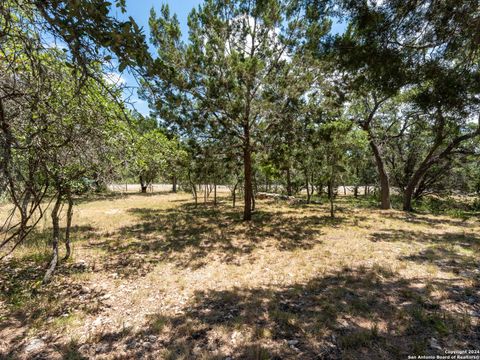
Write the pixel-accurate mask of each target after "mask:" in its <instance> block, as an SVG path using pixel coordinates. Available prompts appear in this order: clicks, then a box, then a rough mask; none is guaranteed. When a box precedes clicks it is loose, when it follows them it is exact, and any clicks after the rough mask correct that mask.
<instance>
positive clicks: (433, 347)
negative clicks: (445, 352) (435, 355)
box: [430, 337, 442, 350]
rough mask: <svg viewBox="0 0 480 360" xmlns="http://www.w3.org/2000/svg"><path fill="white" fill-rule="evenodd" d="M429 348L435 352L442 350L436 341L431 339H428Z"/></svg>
mask: <svg viewBox="0 0 480 360" xmlns="http://www.w3.org/2000/svg"><path fill="white" fill-rule="evenodd" d="M430 347H431V348H432V349H435V350H442V347H441V346H440V344H439V343H438V340H437V339H435V338H433V337H432V338H431V339H430Z"/></svg>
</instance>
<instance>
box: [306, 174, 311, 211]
mask: <svg viewBox="0 0 480 360" xmlns="http://www.w3.org/2000/svg"><path fill="white" fill-rule="evenodd" d="M305 185H306V187H307V204H310V198H311V196H312V195H311V194H310V184H309V183H308V173H307V172H305Z"/></svg>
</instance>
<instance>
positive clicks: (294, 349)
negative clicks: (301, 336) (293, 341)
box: [290, 345, 300, 352]
mask: <svg viewBox="0 0 480 360" xmlns="http://www.w3.org/2000/svg"><path fill="white" fill-rule="evenodd" d="M290 349H292V350H293V351H297V352H300V349H299V348H297V347H296V346H295V345H290Z"/></svg>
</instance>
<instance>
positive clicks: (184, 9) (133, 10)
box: [112, 0, 345, 115]
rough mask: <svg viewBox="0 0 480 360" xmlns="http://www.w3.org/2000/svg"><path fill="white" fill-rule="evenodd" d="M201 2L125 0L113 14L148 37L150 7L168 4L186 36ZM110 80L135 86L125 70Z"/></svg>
mask: <svg viewBox="0 0 480 360" xmlns="http://www.w3.org/2000/svg"><path fill="white" fill-rule="evenodd" d="M202 2H203V0H127V1H126V4H127V13H126V14H125V15H123V14H121V12H120V11H114V14H113V15H114V16H117V17H119V18H123V17H124V16H127V17H128V16H131V17H133V18H134V19H135V21H136V22H137V24H138V25H140V26H141V27H142V28H143V31H144V33H145V35H146V36H147V39H148V35H149V29H148V17H149V15H150V9H151V8H152V7H153V8H154V9H155V10H157V13H159V12H160V7H161V5H162V4H168V6H169V7H170V12H171V13H175V14H177V17H178V20H179V22H180V26H181V29H182V34H183V35H184V36H186V35H187V33H188V26H187V17H188V14H189V13H190V11H191V10H192V9H193V8H196V7H197V6H198V5H200V4H201V3H202ZM344 29H345V25H344V24H343V23H334V24H333V26H332V32H334V33H338V32H342V31H343V30H344ZM112 80H113V81H120V82H122V83H125V84H126V85H127V86H128V87H130V88H131V89H133V88H136V87H137V82H136V80H135V78H134V77H133V76H132V75H131V74H129V73H128V72H127V71H125V72H124V73H123V74H112ZM130 92H132V95H131V96H130V97H129V99H128V100H129V101H130V102H131V103H132V104H133V106H134V107H135V109H136V110H138V111H139V112H140V113H142V114H144V115H148V113H149V110H148V106H147V103H146V102H145V101H142V100H140V99H138V96H137V92H136V90H134V89H133V91H129V93H130Z"/></svg>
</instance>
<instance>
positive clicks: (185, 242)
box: [96, 203, 345, 276]
mask: <svg viewBox="0 0 480 360" xmlns="http://www.w3.org/2000/svg"><path fill="white" fill-rule="evenodd" d="M129 212H130V213H132V214H134V215H135V216H137V217H138V218H139V220H140V221H139V223H137V224H135V225H132V226H125V227H123V228H121V229H120V230H119V231H118V232H117V233H116V234H113V236H112V237H111V238H109V239H107V240H105V241H103V242H101V243H99V244H96V246H100V247H102V248H103V249H104V250H106V251H107V252H108V253H109V254H114V255H116V257H117V259H116V260H115V259H111V260H112V261H111V262H110V264H109V265H108V266H110V267H111V268H115V267H117V268H118V270H119V272H120V273H122V275H125V276H129V275H130V274H129V273H132V274H134V275H135V274H136V275H138V274H144V273H145V272H148V271H149V269H150V267H151V266H153V264H155V263H156V262H158V261H162V260H166V259H168V260H170V261H172V262H174V263H175V264H176V265H177V266H179V267H190V268H194V269H195V268H199V267H202V266H204V265H205V264H206V263H207V262H208V261H209V260H211V259H213V258H215V259H216V260H220V261H222V262H229V263H232V264H236V263H238V262H239V261H241V258H242V257H244V256H248V255H250V254H251V253H252V252H253V251H254V249H256V248H269V247H274V248H275V249H278V250H281V251H282V250H284V251H291V250H295V249H310V248H312V247H313V246H315V245H317V244H320V243H321V240H320V239H319V237H320V235H321V234H322V228H323V227H325V226H337V225H339V224H341V223H343V221H345V218H342V217H338V218H335V219H331V218H330V217H328V216H319V215H318V211H315V212H314V213H313V212H312V213H307V214H306V215H305V216H295V214H297V215H298V212H295V211H293V210H292V211H288V210H287V211H274V210H273V211H265V210H257V211H255V213H254V216H253V220H252V221H251V222H243V221H242V220H241V216H242V214H241V210H240V209H232V208H231V207H228V206H226V205H219V206H217V207H214V206H198V207H195V206H194V205H193V204H190V203H186V204H183V205H179V206H178V207H175V208H173V209H166V210H163V209H151V208H134V209H130V210H129Z"/></svg>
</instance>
